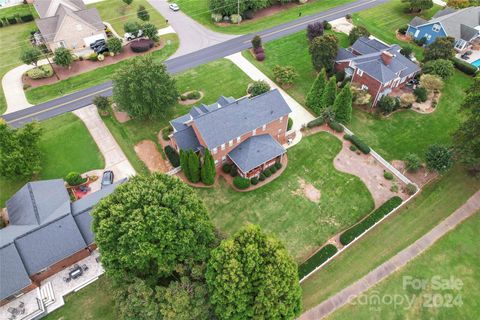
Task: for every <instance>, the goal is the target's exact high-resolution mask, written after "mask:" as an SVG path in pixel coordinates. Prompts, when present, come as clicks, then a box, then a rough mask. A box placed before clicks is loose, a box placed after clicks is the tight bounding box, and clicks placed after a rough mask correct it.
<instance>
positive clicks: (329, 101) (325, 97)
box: [322, 77, 337, 110]
mask: <svg viewBox="0 0 480 320" xmlns="http://www.w3.org/2000/svg"><path fill="white" fill-rule="evenodd" d="M336 97H337V80H336V79H335V77H330V80H328V82H327V85H326V87H325V89H324V90H323V94H322V109H323V110H324V109H326V108H329V107H332V106H333V103H334V102H335V98H336Z"/></svg>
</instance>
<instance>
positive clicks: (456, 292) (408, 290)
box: [329, 212, 480, 320]
mask: <svg viewBox="0 0 480 320" xmlns="http://www.w3.org/2000/svg"><path fill="white" fill-rule="evenodd" d="M479 213H480V212H477V214H476V215H474V216H473V217H470V218H469V219H468V220H466V221H464V222H463V223H462V224H461V225H459V226H458V227H457V228H456V229H454V230H453V231H451V232H449V233H448V234H447V235H445V236H444V237H443V238H441V239H440V240H438V242H437V243H435V244H434V245H433V246H432V247H431V248H430V249H428V250H427V251H426V252H425V253H423V254H422V255H421V256H420V257H418V258H416V259H415V260H413V261H412V262H410V263H409V264H408V265H407V266H406V267H404V268H402V269H401V270H400V271H398V272H396V273H395V274H394V275H392V276H391V277H389V278H388V279H386V280H384V281H383V282H381V283H380V284H379V285H377V286H375V287H374V288H372V289H370V290H369V291H367V292H366V293H365V295H366V296H367V297H369V298H372V297H373V296H375V297H380V298H381V297H385V296H393V295H396V296H397V297H405V298H406V297H408V298H409V299H414V300H413V301H414V302H413V305H412V306H411V307H409V303H408V302H407V301H406V299H404V300H403V303H399V304H398V305H397V306H396V307H394V305H392V304H390V305H388V304H382V303H379V304H376V305H375V306H373V305H371V304H370V305H369V304H358V303H357V304H356V305H347V306H346V307H344V308H342V309H340V310H339V311H337V312H336V313H334V314H333V315H332V316H331V317H329V319H359V320H360V319H365V320H366V319H369V320H370V319H474V318H476V317H478V314H479V312H480V305H479V304H478V297H479V296H480V286H479V285H478V283H479V281H480V265H479V264H478V258H479V251H478V234H479V233H480V214H479ZM432 277H439V278H438V279H440V280H449V279H451V277H454V279H459V280H460V281H461V282H462V284H461V287H456V288H452V287H450V288H449V289H440V288H436V287H435V286H432V284H434V283H432ZM407 279H419V280H425V281H427V282H426V283H427V287H425V288H421V289H418V288H412V286H411V285H409V282H406V283H407V284H406V285H404V280H405V281H406V280H407ZM448 296H450V298H449V297H448ZM432 298H433V299H432ZM443 299H444V300H443ZM442 300H443V301H442ZM354 301H355V300H354ZM398 301H399V300H398ZM434 303H438V305H437V306H435V304H434ZM372 307H374V308H375V309H374V310H372Z"/></svg>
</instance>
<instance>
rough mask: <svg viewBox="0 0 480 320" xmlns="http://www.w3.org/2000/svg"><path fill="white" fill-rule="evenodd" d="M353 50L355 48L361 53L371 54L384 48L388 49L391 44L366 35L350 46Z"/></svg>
mask: <svg viewBox="0 0 480 320" xmlns="http://www.w3.org/2000/svg"><path fill="white" fill-rule="evenodd" d="M350 48H351V50H355V51H357V52H358V53H360V54H369V53H375V52H379V51H382V50H387V49H388V48H389V46H387V45H386V44H384V43H382V42H380V41H378V40H377V39H369V38H365V37H360V38H358V39H357V41H355V43H354V44H353V45H352V46H351V47H350Z"/></svg>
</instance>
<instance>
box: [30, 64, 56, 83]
mask: <svg viewBox="0 0 480 320" xmlns="http://www.w3.org/2000/svg"><path fill="white" fill-rule="evenodd" d="M27 76H28V77H29V78H30V79H34V80H36V79H44V78H50V77H51V76H53V69H52V67H51V66H50V65H48V64H47V65H43V66H39V67H35V68H33V69H30V70H28V71H27Z"/></svg>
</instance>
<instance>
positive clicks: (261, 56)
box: [255, 52, 265, 61]
mask: <svg viewBox="0 0 480 320" xmlns="http://www.w3.org/2000/svg"><path fill="white" fill-rule="evenodd" d="M255 59H257V61H263V60H265V53H264V52H259V53H257V54H256V55H255Z"/></svg>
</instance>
